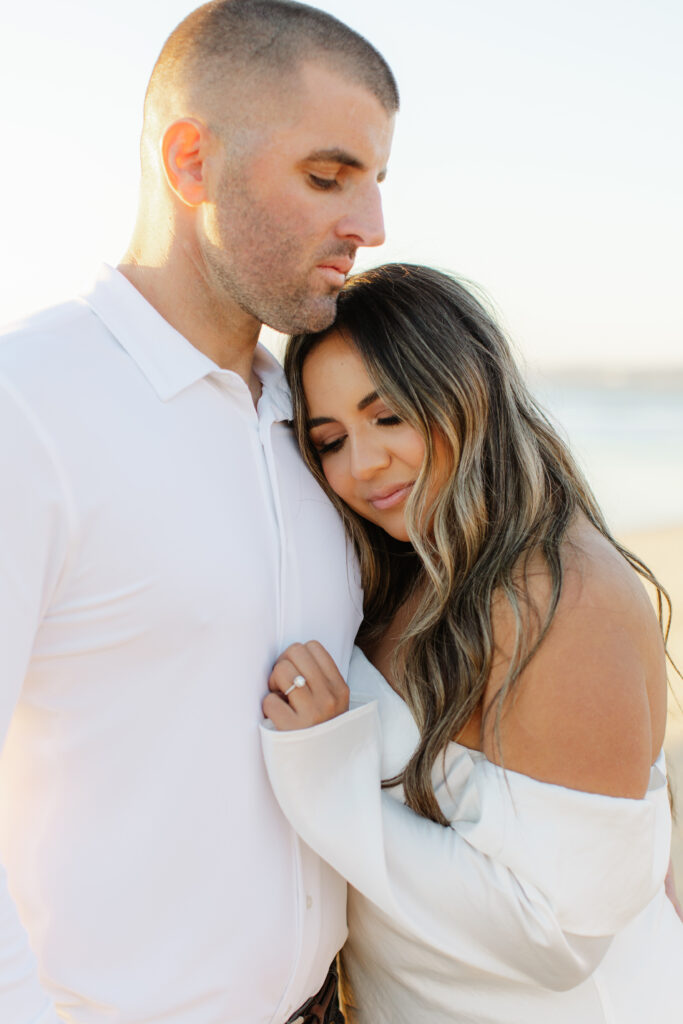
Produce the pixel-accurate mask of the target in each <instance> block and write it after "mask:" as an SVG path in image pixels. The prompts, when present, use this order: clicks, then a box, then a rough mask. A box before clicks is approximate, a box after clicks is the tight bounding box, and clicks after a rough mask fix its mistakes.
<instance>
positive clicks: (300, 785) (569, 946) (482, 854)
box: [262, 703, 670, 991]
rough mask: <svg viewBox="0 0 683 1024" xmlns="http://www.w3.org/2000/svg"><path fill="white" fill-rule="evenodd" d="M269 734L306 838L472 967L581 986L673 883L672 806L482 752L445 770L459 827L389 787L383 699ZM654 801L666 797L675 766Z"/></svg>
mask: <svg viewBox="0 0 683 1024" xmlns="http://www.w3.org/2000/svg"><path fill="white" fill-rule="evenodd" d="M262 742H263V749H264V755H265V760H266V764H267V768H268V773H269V776H270V779H271V783H272V785H273V789H274V791H275V795H276V797H277V799H278V801H279V803H280V806H281V807H282V809H283V811H284V813H285V814H286V816H287V817H288V819H289V821H290V822H291V824H292V826H293V827H294V828H295V829H296V831H297V832H299V834H300V835H301V836H302V838H303V839H304V841H305V842H306V843H308V845H309V846H312V847H313V849H315V850H316V852H317V853H318V854H320V856H322V857H323V858H324V859H325V860H327V861H328V862H329V863H330V864H331V865H332V866H333V867H334V868H335V869H336V870H337V871H338V872H339V873H340V874H341V875H343V876H344V877H345V878H346V879H347V880H348V881H349V883H350V884H351V885H353V886H354V888H356V889H357V890H358V891H359V892H361V893H362V894H363V895H364V896H366V897H367V898H368V899H369V900H371V901H372V902H373V903H375V904H376V905H377V906H378V907H379V908H380V909H381V910H382V911H383V912H384V913H385V914H387V915H389V917H390V918H391V919H392V920H394V921H395V922H396V923H397V924H398V925H399V926H400V927H402V928H403V929H405V930H406V931H408V932H409V933H410V934H412V935H413V936H415V937H416V938H418V939H419V940H420V941H423V942H424V943H426V944H427V945H428V946H430V947H432V948H436V949H438V950H440V951H441V952H443V953H445V954H446V955H448V956H451V957H453V958H454V959H457V960H459V961H460V962H462V963H467V964H469V965H470V966H471V967H472V968H473V969H477V970H482V971H486V972H487V973H493V974H496V975H498V976H500V977H507V978H509V979H512V980H523V981H528V980H529V979H531V980H532V981H533V982H534V983H536V984H540V985H542V986H544V987H546V988H549V989H555V990H558V991H560V990H563V989H569V988H573V987H574V986H576V985H578V984H579V983H580V982H581V981H583V980H584V979H585V978H586V977H588V976H589V975H590V974H591V973H592V972H593V971H594V970H595V968H596V967H597V965H598V963H599V962H600V960H601V959H602V957H603V956H604V954H605V952H606V951H607V949H608V947H609V944H610V941H611V938H612V936H613V935H614V933H615V932H616V931H617V930H618V929H619V928H620V927H622V926H623V924H625V923H626V921H628V920H630V919H631V918H632V917H634V916H635V915H636V914H637V913H638V912H639V911H640V910H641V909H642V908H643V907H644V906H645V905H646V904H647V903H648V902H649V900H650V899H651V898H652V897H653V896H654V894H655V893H656V891H657V889H658V888H659V887H660V886H661V884H662V882H663V879H664V875H665V873H666V866H667V863H668V849H669V845H668V840H669V838H670V817H669V815H668V810H666V811H665V812H664V813H663V809H662V807H661V806H653V803H652V802H651V801H649V800H648V801H645V800H622V799H616V798H610V797H604V796H599V795H594V794H587V793H578V792H576V791H572V790H567V789H564V788H563V787H560V786H548V785H547V784H545V783H540V782H538V781H537V780H534V779H530V778H528V777H526V776H521V775H519V774H517V773H513V772H507V773H503V772H502V770H501V769H499V768H497V766H495V765H492V764H491V763H490V762H489V761H487V760H486V759H485V758H483V757H480V758H478V759H475V760H474V763H473V764H470V766H469V769H471V770H469V769H468V770H467V772H466V779H465V780H464V781H463V780H462V779H461V780H458V778H457V777H452V778H446V780H445V784H446V785H447V786H448V785H449V783H450V784H451V785H452V787H453V791H454V792H455V790H456V787H457V786H461V789H460V792H459V799H458V800H457V801H456V805H457V806H456V808H455V812H454V815H453V820H452V822H451V826H450V827H444V826H441V825H438V824H436V823H435V822H432V821H430V820H428V819H426V818H423V817H421V816H420V815H418V814H416V813H414V812H413V811H412V810H411V809H410V808H408V807H407V806H406V805H405V804H404V803H402V802H401V800H400V799H397V797H396V795H392V793H391V791H390V790H382V789H381V787H380V783H381V773H380V765H381V746H380V745H381V731H380V725H379V717H378V714H377V708H376V704H374V703H373V704H369V705H365V706H363V707H361V708H358V709H356V710H353V711H350V712H348V713H347V714H346V715H342V716H339V717H338V718H335V719H332V720H331V721H329V722H325V723H323V724H322V725H319V726H316V727H314V728H312V729H302V730H298V731H294V732H276V731H274V730H271V729H268V728H266V727H262ZM464 756H465V757H467V756H468V755H467V754H466V753H464ZM461 768H462V765H461V763H458V764H456V766H455V768H454V769H453V771H454V775H457V773H458V771H459V770H461ZM655 800H656V801H657V802H661V801H662V800H663V801H664V802H666V780H665V778H663V779H662V786H661V792H660V791H659V790H658V792H657V794H656V797H655ZM667 807H668V805H667ZM667 822H668V825H667Z"/></svg>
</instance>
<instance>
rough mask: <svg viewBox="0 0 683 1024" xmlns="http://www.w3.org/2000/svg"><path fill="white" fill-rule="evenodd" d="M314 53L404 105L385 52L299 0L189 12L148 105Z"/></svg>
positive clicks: (292, 66) (161, 61)
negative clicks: (180, 91)
mask: <svg viewBox="0 0 683 1024" xmlns="http://www.w3.org/2000/svg"><path fill="white" fill-rule="evenodd" d="M307 60H310V61H320V62H321V63H324V64H325V65H326V66H328V67H330V68H331V69H333V70H335V71H338V72H340V73H341V74H343V75H345V76H348V77H349V78H351V79H352V80H353V81H355V82H358V83H360V84H361V85H363V86H364V87H366V88H367V89H368V90H369V91H370V92H371V93H373V94H374V95H375V96H376V97H377V99H378V100H379V101H380V103H381V104H382V106H383V107H384V109H385V110H386V111H387V112H388V113H391V114H393V113H394V112H395V111H396V110H397V109H398V105H399V96H398V88H397V86H396V81H395V79H394V76H393V74H392V72H391V69H390V68H389V66H388V64H387V63H386V61H385V60H384V58H383V57H382V56H381V54H380V53H378V52H377V50H376V49H375V48H374V47H373V46H372V45H371V44H370V43H369V42H368V41H367V40H366V39H364V38H363V37H362V36H361V35H359V34H358V33H357V32H354V31H353V29H350V28H349V27H348V26H347V25H344V24H343V23H342V22H341V21H338V20H337V18H334V17H333V16H332V15H330V14H327V13H326V12H325V11H321V10H318V9H317V8H315V7H309V6H308V5H307V4H301V3H295V2H293V0H213V2H212V3H207V4H203V5H202V6H201V7H198V8H197V9H196V10H195V11H193V12H192V13H191V14H189V15H188V17H187V18H185V19H184V20H183V21H182V22H181V23H180V25H178V27H177V28H176V29H175V30H174V31H173V32H172V33H171V35H170V36H169V38H168V39H167V40H166V43H165V44H164V47H163V49H162V51H161V53H160V55H159V58H158V60H157V62H156V64H155V66H154V70H153V71H152V76H151V78H150V83H149V87H148V89H147V96H146V98H145V111H146V114H147V113H148V111H149V108H150V107H151V106H153V105H155V102H156V101H157V100H161V99H162V98H163V96H164V93H167V92H174V91H175V89H176V88H177V87H178V86H180V87H181V88H184V89H189V90H190V91H191V92H194V91H195V90H196V95H198V96H201V95H205V94H206V93H210V92H211V90H212V88H214V87H218V86H219V85H220V84H222V83H228V82H230V81H231V80H233V81H236V82H239V79H240V78H243V79H244V81H245V82H248V81H249V78H248V77H246V76H258V75H259V74H260V75H266V76H271V77H273V78H275V77H277V76H278V75H280V76H283V77H284V75H286V74H287V73H289V72H292V71H294V70H296V68H297V67H298V66H299V65H300V64H301V63H303V62H304V61H307ZM255 84H256V83H255Z"/></svg>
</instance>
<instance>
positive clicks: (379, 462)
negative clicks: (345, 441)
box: [351, 439, 391, 480]
mask: <svg viewBox="0 0 683 1024" xmlns="http://www.w3.org/2000/svg"><path fill="white" fill-rule="evenodd" d="M390 461H391V456H390V455H389V452H388V450H387V448H386V447H385V446H384V445H383V444H381V443H380V444H378V443H376V442H370V441H368V440H367V439H366V440H358V441H355V442H353V443H352V445H351V472H352V474H353V476H354V477H355V478H356V480H370V479H372V477H373V476H374V475H375V473H377V472H378V471H379V470H381V469H386V467H387V466H388V465H389V463H390Z"/></svg>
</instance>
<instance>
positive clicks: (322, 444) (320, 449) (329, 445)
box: [311, 434, 346, 458]
mask: <svg viewBox="0 0 683 1024" xmlns="http://www.w3.org/2000/svg"><path fill="white" fill-rule="evenodd" d="M345 440H346V434H344V436H343V437H335V439H334V440H333V441H313V440H311V444H312V445H313V447H314V448H315V450H316V452H317V453H318V456H319V457H320V458H322V457H323V455H329V454H330V452H338V451H339V449H340V448H341V446H342V445H343V443H344V441H345Z"/></svg>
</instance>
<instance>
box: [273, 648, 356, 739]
mask: <svg viewBox="0 0 683 1024" xmlns="http://www.w3.org/2000/svg"><path fill="white" fill-rule="evenodd" d="M268 689H269V690H270V691H271V692H270V693H269V694H268V696H267V697H265V698H264V701H263V705H262V707H263V714H264V715H265V717H266V718H269V719H270V720H271V722H272V723H273V725H274V726H275V728H276V729H280V730H285V729H308V728H309V726H311V725H319V724H320V723H321V722H327V721H328V720H329V719H330V718H336V716H337V715H341V714H343V713H344V712H345V711H348V708H349V688H348V686H347V685H346V683H345V682H344V680H343V679H342V677H341V675H340V672H339V669H338V668H337V666H336V665H335V663H334V661H333V660H332V658H331V656H330V655H329V654H328V653H327V651H326V650H325V648H324V647H323V646H322V644H319V643H318V642H317V641H316V640H309V642H308V643H306V644H292V645H291V646H290V647H288V648H287V650H286V651H284V652H283V653H282V654H281V655H280V657H279V658H278V659H277V661H276V662H275V666H274V668H273V671H272V672H271V674H270V679H269V680H268Z"/></svg>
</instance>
